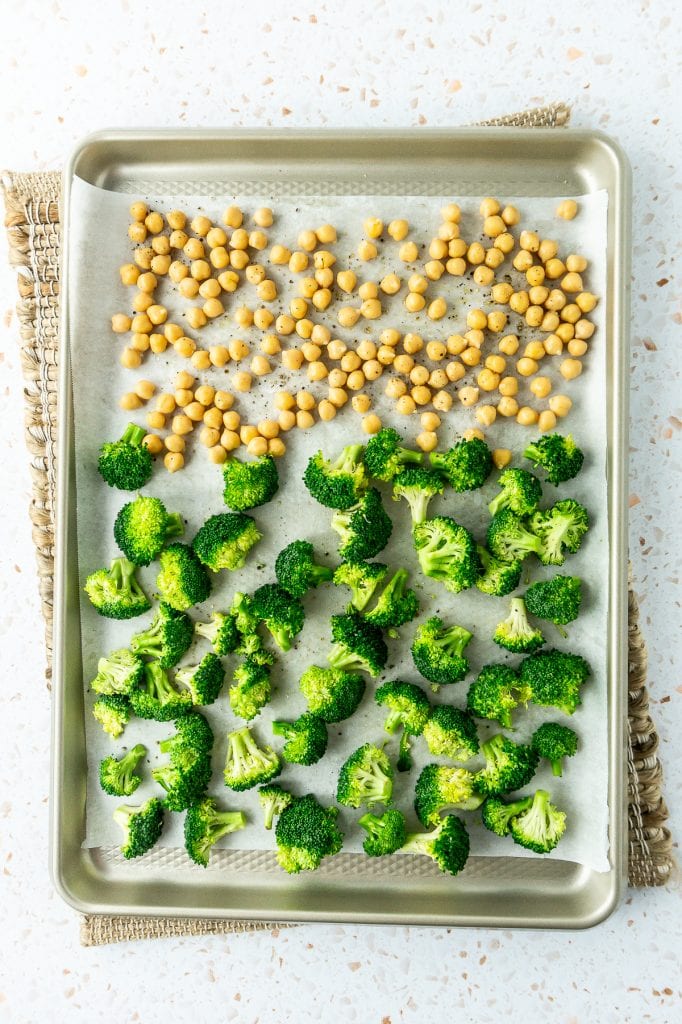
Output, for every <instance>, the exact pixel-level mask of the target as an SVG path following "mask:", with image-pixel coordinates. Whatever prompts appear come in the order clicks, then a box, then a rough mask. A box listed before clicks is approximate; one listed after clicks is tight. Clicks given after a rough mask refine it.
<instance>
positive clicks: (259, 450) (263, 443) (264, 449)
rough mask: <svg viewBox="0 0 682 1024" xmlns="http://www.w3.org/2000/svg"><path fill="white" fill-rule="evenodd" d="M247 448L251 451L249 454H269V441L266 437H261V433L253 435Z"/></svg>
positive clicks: (258, 455)
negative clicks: (256, 435)
mask: <svg viewBox="0 0 682 1024" xmlns="http://www.w3.org/2000/svg"><path fill="white" fill-rule="evenodd" d="M246 450H247V452H248V453H249V455H255V456H257V457H260V456H261V455H267V453H268V442H267V440H266V438H264V437H261V436H260V435H258V437H252V438H251V440H250V441H249V443H248V444H247V446H246Z"/></svg>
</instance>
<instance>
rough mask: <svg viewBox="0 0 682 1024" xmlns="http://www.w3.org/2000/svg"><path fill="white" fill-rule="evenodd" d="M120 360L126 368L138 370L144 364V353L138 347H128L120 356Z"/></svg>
mask: <svg viewBox="0 0 682 1024" xmlns="http://www.w3.org/2000/svg"><path fill="white" fill-rule="evenodd" d="M119 362H120V364H121V366H124V367H125V368H126V370H137V369H138V368H139V367H140V366H141V365H142V355H141V353H140V352H139V351H138V350H137V349H134V348H130V347H126V348H124V349H123V351H122V352H121V355H120V356H119Z"/></svg>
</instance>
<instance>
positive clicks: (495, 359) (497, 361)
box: [485, 354, 507, 373]
mask: <svg viewBox="0 0 682 1024" xmlns="http://www.w3.org/2000/svg"><path fill="white" fill-rule="evenodd" d="M485 366H486V368H487V369H488V370H492V371H493V373H504V371H505V369H506V368H507V360H506V359H505V358H504V356H498V355H495V354H493V355H489V356H486V358H485Z"/></svg>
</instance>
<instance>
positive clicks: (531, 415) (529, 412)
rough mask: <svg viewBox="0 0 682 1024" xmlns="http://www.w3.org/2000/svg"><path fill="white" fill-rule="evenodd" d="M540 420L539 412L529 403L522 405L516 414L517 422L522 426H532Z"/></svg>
mask: <svg viewBox="0 0 682 1024" xmlns="http://www.w3.org/2000/svg"><path fill="white" fill-rule="evenodd" d="M537 421H538V414H537V412H536V411H535V409H531V407H530V406H529V405H522V406H521V408H520V409H519V411H518V412H517V414H516V422H517V423H519V424H520V425H521V426H522V427H532V426H533V425H534V424H535V423H537Z"/></svg>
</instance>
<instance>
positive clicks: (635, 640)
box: [2, 103, 673, 946]
mask: <svg viewBox="0 0 682 1024" xmlns="http://www.w3.org/2000/svg"><path fill="white" fill-rule="evenodd" d="M569 116H570V110H569V108H568V107H567V106H566V105H564V104H561V103H557V104H554V105H553V106H551V107H543V108H538V109H536V110H529V111H524V112H522V113H520V114H511V115H508V116H506V117H501V118H498V119H496V120H494V121H489V122H487V123H488V124H495V125H513V126H517V127H518V126H521V127H529V128H532V127H558V126H562V125H565V124H567V123H568V120H569ZM2 184H3V188H4V194H5V208H6V218H5V224H6V227H7V233H8V237H9V256H10V261H11V263H12V265H13V266H15V267H16V268H17V271H18V288H19V301H18V304H17V312H18V319H19V337H20V348H21V363H22V369H23V374H24V379H25V389H24V394H25V399H26V443H27V447H28V451H29V456H30V465H31V475H32V479H33V497H32V501H31V506H30V516H31V522H32V524H33V540H34V543H35V546H36V552H37V559H38V585H39V588H40V598H41V603H42V610H43V615H44V617H45V642H46V647H47V666H48V667H47V685H48V688H50V686H51V664H52V606H53V559H54V494H55V480H56V464H55V463H56V458H55V456H56V445H57V420H56V404H57V360H58V349H59V258H60V199H61V176H60V175H59V174H58V173H56V172H55V173H44V174H43V173H33V174H16V173H13V172H7V173H5V174H4V175H3V179H2ZM638 618H639V613H638V608H637V600H636V598H635V595H634V592H633V590H632V588H630V593H629V678H628V694H629V706H628V724H629V735H628V751H627V763H628V803H629V807H628V820H629V869H628V871H629V882H630V885H632V886H654V885H663V884H664V883H665V882H666V881H667V879H668V877H669V875H670V871H671V868H672V864H673V860H672V839H671V835H670V832H669V830H668V829H667V828H666V827H665V822H666V820H667V817H668V812H667V808H666V806H665V802H664V800H663V795H662V773H661V764H660V761H659V758H658V754H657V751H658V736H657V734H656V729H655V727H654V724H653V722H652V720H651V717H650V715H649V699H648V693H647V688H646V664H647V656H646V647H645V644H644V640H643V638H642V634H641V633H640V630H639V624H638ZM277 927H282V925H281V924H280V925H276V924H273V923H270V922H255V921H254V922H251V921H225V920H220V921H210V920H205V919H189V918H170V919H169V918H154V917H128V916H125V917H119V916H117V917H113V916H108V915H92V916H85V917H82V918H81V931H80V937H81V942H82V944H83V945H85V946H92V945H100V944H104V943H109V942H120V941H125V940H130V939H145V938H157V937H168V936H181V935H207V934H218V933H220V934H224V933H226V932H241V931H248V930H252V929H256V928H266V929H268V928H270V929H271V928H277Z"/></svg>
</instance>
